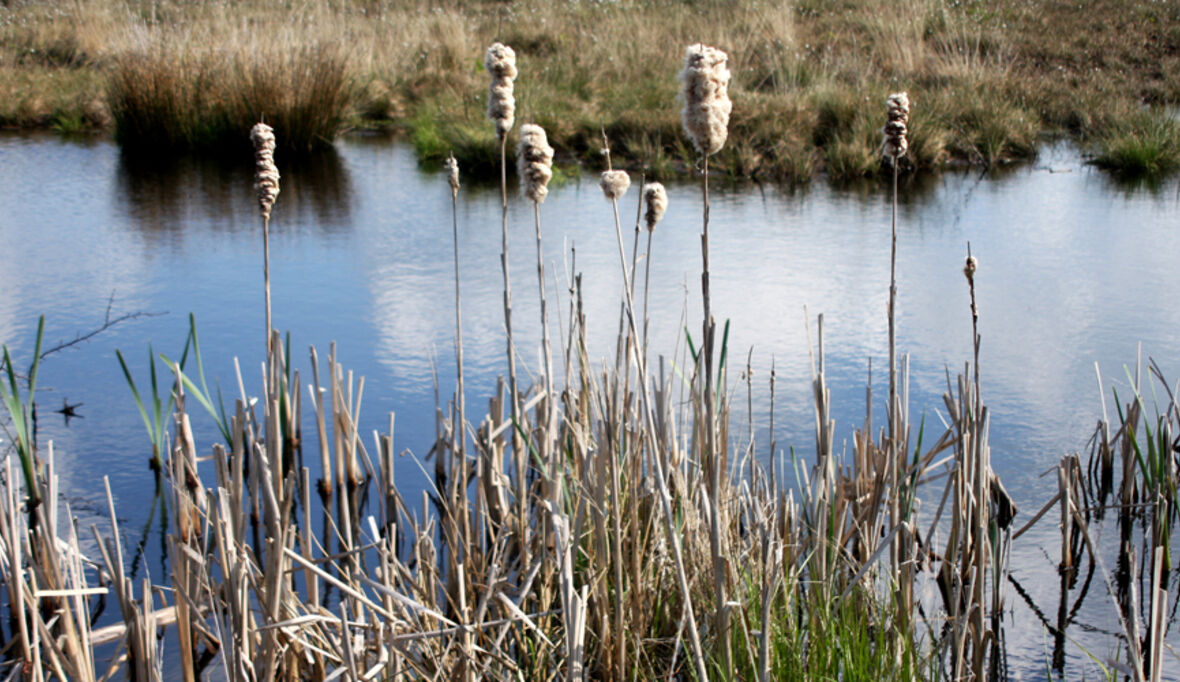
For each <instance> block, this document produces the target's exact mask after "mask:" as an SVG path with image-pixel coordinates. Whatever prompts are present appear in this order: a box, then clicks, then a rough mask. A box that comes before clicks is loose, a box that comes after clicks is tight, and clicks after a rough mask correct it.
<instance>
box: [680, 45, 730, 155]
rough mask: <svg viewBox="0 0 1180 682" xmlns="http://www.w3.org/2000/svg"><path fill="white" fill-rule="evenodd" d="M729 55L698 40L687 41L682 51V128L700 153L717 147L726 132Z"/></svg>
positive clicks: (711, 151)
mask: <svg viewBox="0 0 1180 682" xmlns="http://www.w3.org/2000/svg"><path fill="white" fill-rule="evenodd" d="M728 59H729V57H728V55H726V54H725V53H724V52H722V51H721V50H718V49H717V48H714V47H709V46H707V45H704V44H702V43H697V44H696V45H690V46H689V47H688V50H687V51H685V54H684V70H683V71H681V72H680V80H681V81H683V82H684V90H683V95H684V110H683V111H682V112H681V116H680V118H681V122H682V123H683V125H684V132H685V133H687V134H688V137H689V138H690V139H692V144H693V146H694V147H696V148H697V151H699V152H700V153H701V154H704V155H705V156H709V155H710V154H716V153H717V152H719V151H721V148H722V147H723V146H725V138H726V137H727V136H728V134H729V114H730V112H731V111H732V110H733V103H732V102H730V101H729V75H730V74H729V68H728V67H727V66H726V62H727V60H728Z"/></svg>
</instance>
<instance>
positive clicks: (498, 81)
mask: <svg viewBox="0 0 1180 682" xmlns="http://www.w3.org/2000/svg"><path fill="white" fill-rule="evenodd" d="M483 64H484V66H485V67H486V68H487V70H488V73H489V74H490V75H491V77H492V83H491V86H490V87H489V89H488V118H490V119H491V120H492V122H493V123H495V124H496V135H498V136H500V137H503V136H505V135H507V134H508V131H509V130H512V124H513V122H514V121H515V120H516V100H515V98H513V96H512V87H513V86H512V81H513V80H514V79H515V78H516V53H515V52H513V51H512V48H511V47H508V46H507V45H504V44H502V43H492V46H491V47H489V48H488V51H487V54H485V55H484V60H483Z"/></svg>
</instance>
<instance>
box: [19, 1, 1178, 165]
mask: <svg viewBox="0 0 1180 682" xmlns="http://www.w3.org/2000/svg"><path fill="white" fill-rule="evenodd" d="M1177 26H1180V9H1177V8H1176V7H1174V6H1172V5H1168V4H1161V3H1155V2H1150V1H1148V0H1135V1H1133V2H1129V3H1124V2H1115V1H1114V0H1100V1H1099V2H1098V3H1097V4H1093V3H1091V4H1089V5H1086V6H1085V7H1078V6H1077V5H1076V4H1071V3H1065V2H1057V1H1056V0H1036V1H1035V2H1032V3H1026V2H1018V1H1017V0H1000V1H999V2H993V3H980V2H953V3H952V2H947V1H945V0H909V1H907V2H904V3H895V2H885V1H884V0H859V1H858V2H851V3H827V2H820V1H818V0H805V1H803V2H798V3H787V2H782V1H779V0H775V1H772V2H767V3H756V4H755V3H752V2H738V3H729V2H720V1H718V0H711V1H709V2H702V3H693V4H689V5H685V4H683V3H680V2H670V1H653V2H619V3H556V4H554V3H547V2H540V1H539V0H526V1H523V2H515V3H511V4H503V3H498V2H482V3H475V4H469V3H457V2H443V3H437V2H435V3H425V2H414V3H394V2H384V1H377V2H372V1H367V2H360V0H354V1H350V2H344V3H339V4H333V5H328V4H324V3H314V4H310V5H303V6H300V7H299V8H298V9H295V10H290V9H285V10H284V11H283V12H277V11H275V10H274V8H273V6H272V5H270V4H267V3H261V2H257V1H253V2H246V3H235V4H234V6H233V8H232V11H229V12H227V11H225V10H224V8H223V7H222V6H221V5H216V4H192V3H180V2H174V1H165V2H159V3H152V4H151V5H150V6H147V5H139V4H136V3H131V4H124V3H122V2H119V1H117V0H102V1H101V2H91V3H81V2H79V3H67V4H64V5H62V4H59V3H52V4H50V3H43V2H37V1H31V2H24V3H18V4H14V5H11V6H5V7H4V8H0V37H2V38H3V40H2V41H0V44H2V45H3V48H0V93H2V94H4V95H5V96H4V97H3V98H0V100H2V101H3V102H5V104H4V105H2V106H0V121H3V122H5V123H8V124H9V125H21V126H38V125H39V126H45V125H52V124H54V122H55V121H58V122H64V123H69V124H74V126H75V127H83V128H85V127H102V126H104V125H105V124H106V122H107V121H108V120H109V116H107V115H104V114H103V113H101V112H100V109H101V108H102V107H101V106H98V107H96V106H95V102H94V93H95V92H96V88H95V87H94V85H95V84H96V83H100V82H102V81H103V80H105V79H107V78H110V77H112V73H113V71H112V69H114V68H115V65H119V64H122V65H126V64H127V61H128V57H129V55H133V54H140V53H143V52H144V46H145V45H154V44H158V45H162V46H164V49H165V51H166V52H168V53H172V54H184V55H198V56H200V58H201V59H202V60H212V62H216V61H217V60H218V59H220V58H221V57H222V56H224V55H230V56H231V57H232V56H233V55H238V56H237V57H232V58H231V61H234V60H236V61H237V62H239V63H242V62H243V60H242V58H241V56H240V55H241V54H242V53H243V51H244V52H245V53H247V54H251V55H254V54H255V53H257V52H258V51H259V50H260V49H262V48H265V49H263V50H262V52H264V53H266V54H270V55H271V57H270V58H269V59H270V61H267V62H265V63H266V64H268V65H272V66H273V65H278V66H280V67H282V68H281V69H280V72H279V73H278V74H277V75H276V74H275V73H270V74H268V75H267V77H268V78H270V77H271V76H275V79H274V80H271V81H268V83H269V85H268V86H267V87H266V90H267V92H266V93H262V92H258V91H257V89H254V91H253V92H252V93H251V92H249V91H250V90H251V88H250V87H249V86H248V83H249V82H250V81H249V79H238V80H236V81H233V82H234V83H236V84H234V85H232V86H230V88H231V90H236V91H237V92H236V94H234V95H232V96H233V97H239V96H247V97H251V96H252V97H263V96H270V95H273V94H274V93H276V92H286V91H288V89H289V84H290V83H293V82H298V81H299V79H298V77H296V76H295V75H293V74H292V73H290V72H288V71H287V70H286V69H289V68H298V67H294V65H293V63H291V60H294V59H296V55H301V54H302V55H305V56H306V54H307V53H308V52H309V51H311V52H316V50H317V49H318V46H321V45H333V46H336V47H338V48H340V49H342V50H343V54H342V55H341V56H342V57H343V59H344V60H345V63H346V65H347V66H346V68H347V76H348V79H349V80H350V81H352V82H355V83H356V85H357V87H358V96H359V101H358V102H357V103H356V104H357V106H356V107H355V108H353V107H351V106H349V103H348V102H341V103H340V104H341V106H342V110H341V111H340V115H341V116H344V117H349V118H350V119H351V120H352V121H353V122H354V123H355V124H357V125H364V126H377V125H392V126H395V127H397V128H400V129H403V130H407V131H410V132H412V133H413V134H414V136H415V137H414V139H415V145H416V146H417V147H418V150H419V152H420V154H421V155H422V156H423V157H424V158H430V159H436V160H441V159H442V158H444V157H445V156H446V154H447V153H448V151H449V150H451V149H455V150H456V153H457V154H459V155H460V161H464V162H465V166H468V167H471V168H473V169H475V170H478V169H480V168H483V169H486V170H491V169H492V168H493V167H494V163H493V162H491V161H489V160H490V159H493V158H494V156H495V153H494V151H491V152H489V150H488V149H486V148H485V147H486V145H480V144H475V143H474V140H475V139H476V137H477V136H474V135H472V134H471V131H472V130H474V129H476V128H478V126H480V125H482V120H481V114H482V111H483V109H484V105H483V104H482V98H483V97H484V96H485V95H486V93H485V92H484V90H485V89H486V83H485V82H484V80H485V78H484V74H483V73H482V69H481V68H480V67H479V59H480V56H481V54H482V51H483V49H484V48H485V47H486V46H487V45H488V44H490V43H491V42H492V40H494V39H499V40H501V41H503V42H505V43H506V44H509V45H511V46H513V47H514V48H515V49H516V51H517V53H518V57H519V61H520V68H521V78H520V81H519V82H518V100H519V102H518V105H519V112H518V114H519V116H520V120H521V121H524V122H529V121H531V122H535V123H538V124H540V125H542V126H544V127H545V128H546V130H548V131H549V132H550V136H551V137H552V139H553V141H554V144H555V145H556V146H557V147H558V149H559V151H561V152H563V153H564V154H565V155H566V156H567V157H568V156H571V155H572V156H575V157H579V156H583V155H591V154H594V153H596V152H597V146H598V142H597V138H598V133H599V131H600V130H601V128H603V127H606V128H607V129H608V131H609V132H610V133H611V134H612V139H614V140H615V145H616V156H618V157H620V158H627V159H629V163H630V165H633V166H638V165H643V164H648V165H649V166H650V167H651V169H652V170H658V171H659V172H661V173H667V172H672V171H674V170H676V169H678V168H679V169H684V168H687V167H688V166H691V163H692V155H691V154H689V153H686V143H685V141H684V140H683V136H682V133H681V132H680V131H679V126H678V121H677V118H676V112H675V110H676V107H675V106H674V105H670V103H671V102H673V101H674V99H675V96H676V87H675V83H674V82H673V80H672V75H673V74H674V73H675V72H676V70H677V69H678V68H679V59H680V51H681V50H682V49H683V46H684V45H688V44H691V43H694V42H699V41H704V42H706V43H708V44H712V45H716V46H717V47H719V48H721V49H724V50H725V51H727V52H728V53H729V55H730V66H731V68H732V70H733V73H734V83H733V87H732V93H731V95H732V97H733V99H734V121H733V127H734V133H735V135H734V136H735V137H736V138H738V139H736V140H735V141H734V143H733V144H731V145H730V147H729V149H728V150H727V151H725V152H723V153H722V154H720V155H719V156H718V158H717V159H715V160H714V164H713V165H714V167H715V168H720V169H723V170H726V171H728V172H730V173H733V174H735V175H746V176H765V177H771V178H779V179H793V180H802V179H806V178H809V177H811V176H812V175H813V174H814V173H816V172H819V171H827V172H828V173H829V174H830V175H832V176H836V177H849V176H858V175H865V174H872V173H876V172H878V169H879V160H878V159H877V156H876V154H875V146H876V144H875V141H872V140H871V135H870V134H869V131H870V130H871V129H872V128H873V126H871V125H869V123H868V122H867V121H865V122H857V121H852V122H851V123H852V127H851V128H847V127H844V126H837V127H836V128H834V129H827V127H826V126H827V125H828V124H829V123H830V119H829V118H827V117H826V116H824V115H823V109H822V104H823V102H825V101H829V100H831V99H832V98H835V99H847V100H853V101H856V102H858V103H860V104H863V103H864V100H865V98H866V97H868V98H869V99H870V100H872V101H873V103H874V104H876V100H879V99H880V98H881V97H882V96H884V94H886V93H888V92H891V91H895V90H903V89H904V90H908V91H909V92H910V94H911V96H912V98H913V100H914V119H915V120H914V126H913V132H914V140H913V142H914V152H915V153H914V154H913V156H912V166H913V167H915V168H938V167H941V166H942V165H943V164H945V163H947V162H948V161H961V162H966V163H974V164H983V165H990V164H1000V163H1006V162H1010V161H1015V160H1020V159H1024V158H1027V157H1029V156H1030V155H1031V154H1032V153H1033V152H1034V151H1035V142H1036V139H1037V136H1038V134H1040V133H1067V134H1069V135H1072V136H1074V137H1075V138H1076V139H1077V140H1079V141H1080V142H1082V143H1084V144H1090V143H1092V142H1093V143H1097V142H1100V141H1101V140H1103V139H1105V138H1106V137H1107V136H1108V135H1112V134H1114V133H1116V132H1117V130H1116V129H1115V127H1114V126H1115V124H1116V123H1118V122H1120V121H1124V120H1126V119H1127V118H1128V117H1131V116H1133V115H1135V112H1136V110H1137V108H1138V107H1139V106H1140V105H1142V104H1149V105H1158V104H1170V103H1171V104H1174V103H1176V102H1178V101H1180V29H1178V28H1176V27H1177ZM317 54H318V53H317ZM312 61H313V62H314V59H313V60H312ZM165 62H166V63H175V62H167V60H165ZM212 62H211V63H210V64H207V65H205V66H204V67H201V68H200V69H198V70H197V71H196V72H192V71H186V72H184V78H186V79H188V78H192V77H193V76H194V75H195V74H199V73H203V72H205V71H204V70H209V69H211V70H212V72H214V73H216V72H217V69H218V68H220V67H217V66H216V65H215V64H213V63H212ZM245 63H251V62H250V61H249V60H247V61H246V62H245ZM176 66H177V68H180V66H181V65H180V64H179V63H176ZM269 69H270V67H269V66H268V67H267V69H266V70H269ZM67 73H73V74H74V75H73V76H64V75H63V74H67ZM80 73H81V74H87V75H86V76H85V77H79V76H78V74H80ZM178 75H179V74H178ZM227 96H230V95H227ZM329 99H330V100H335V98H334V97H329ZM185 102H187V101H182V102H181V105H182V106H184V107H193V106H194V105H193V104H192V103H191V102H188V103H185ZM274 103H275V104H276V105H278V102H277V101H276V102H274ZM109 106H110V107H111V108H116V107H117V101H111V102H109ZM287 106H294V107H297V105H295V104H294V103H287V104H284V105H283V107H287ZM197 108H198V109H199V107H197ZM254 108H258V100H255V103H254ZM280 108H282V107H276V108H275V109H274V111H272V115H273V116H275V117H276V118H277V117H279V116H280V114H279V113H278V110H279V109H280ZM861 108H862V109H863V107H861ZM193 115H195V116H196V118H197V120H199V121H205V122H208V121H209V119H210V118H215V117H216V114H214V113H209V112H204V113H201V112H196V113H194V114H193ZM440 121H445V123H440ZM873 125H875V123H874V124H873ZM332 128H339V126H338V125H334V126H329V127H328V129H329V131H331V129H332ZM130 133H131V131H128V132H127V134H125V135H123V138H124V139H132V135H131V134H130ZM319 134H321V135H322V134H323V133H319ZM316 135H317V134H310V135H305V134H302V133H301V134H300V135H299V136H295V135H286V136H284V137H285V138H286V139H292V140H294V139H300V140H303V139H316ZM198 137H200V134H199V133H198ZM489 174H490V173H489Z"/></svg>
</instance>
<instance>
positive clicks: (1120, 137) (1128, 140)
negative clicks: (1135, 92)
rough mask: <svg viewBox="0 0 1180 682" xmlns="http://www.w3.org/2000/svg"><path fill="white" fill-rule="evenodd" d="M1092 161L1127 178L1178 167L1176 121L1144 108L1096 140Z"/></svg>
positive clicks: (1150, 175) (1178, 126) (1156, 174)
mask: <svg viewBox="0 0 1180 682" xmlns="http://www.w3.org/2000/svg"><path fill="white" fill-rule="evenodd" d="M1096 146H1097V150H1096V153H1095V154H1094V158H1093V162H1094V164H1095V165H1097V166H1099V167H1101V168H1106V169H1109V170H1111V171H1114V172H1115V173H1117V174H1119V175H1121V176H1124V177H1128V178H1153V177H1159V176H1161V175H1164V174H1166V173H1169V172H1171V171H1173V170H1175V169H1176V168H1177V167H1180V121H1178V120H1177V119H1176V118H1175V117H1174V116H1171V115H1169V114H1168V113H1166V112H1162V111H1147V112H1143V113H1141V114H1139V115H1138V116H1135V117H1133V118H1131V119H1129V120H1127V121H1126V122H1123V123H1120V124H1119V125H1117V126H1116V130H1115V132H1114V133H1112V134H1111V135H1109V136H1107V137H1105V138H1103V139H1101V140H1100V141H1099V142H1097V145H1096Z"/></svg>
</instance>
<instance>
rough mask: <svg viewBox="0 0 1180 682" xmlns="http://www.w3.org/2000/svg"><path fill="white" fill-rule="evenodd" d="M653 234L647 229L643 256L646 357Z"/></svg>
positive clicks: (644, 342) (645, 353) (644, 343)
mask: <svg viewBox="0 0 1180 682" xmlns="http://www.w3.org/2000/svg"><path fill="white" fill-rule="evenodd" d="M652 234H653V231H652V230H648V231H647V249H646V250H645V251H644V256H643V346H642V348H643V354H644V356H645V357H646V356H647V324H648V322H649V321H650V320H649V319H648V312H647V303H648V292H649V290H650V284H651V237H652Z"/></svg>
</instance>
